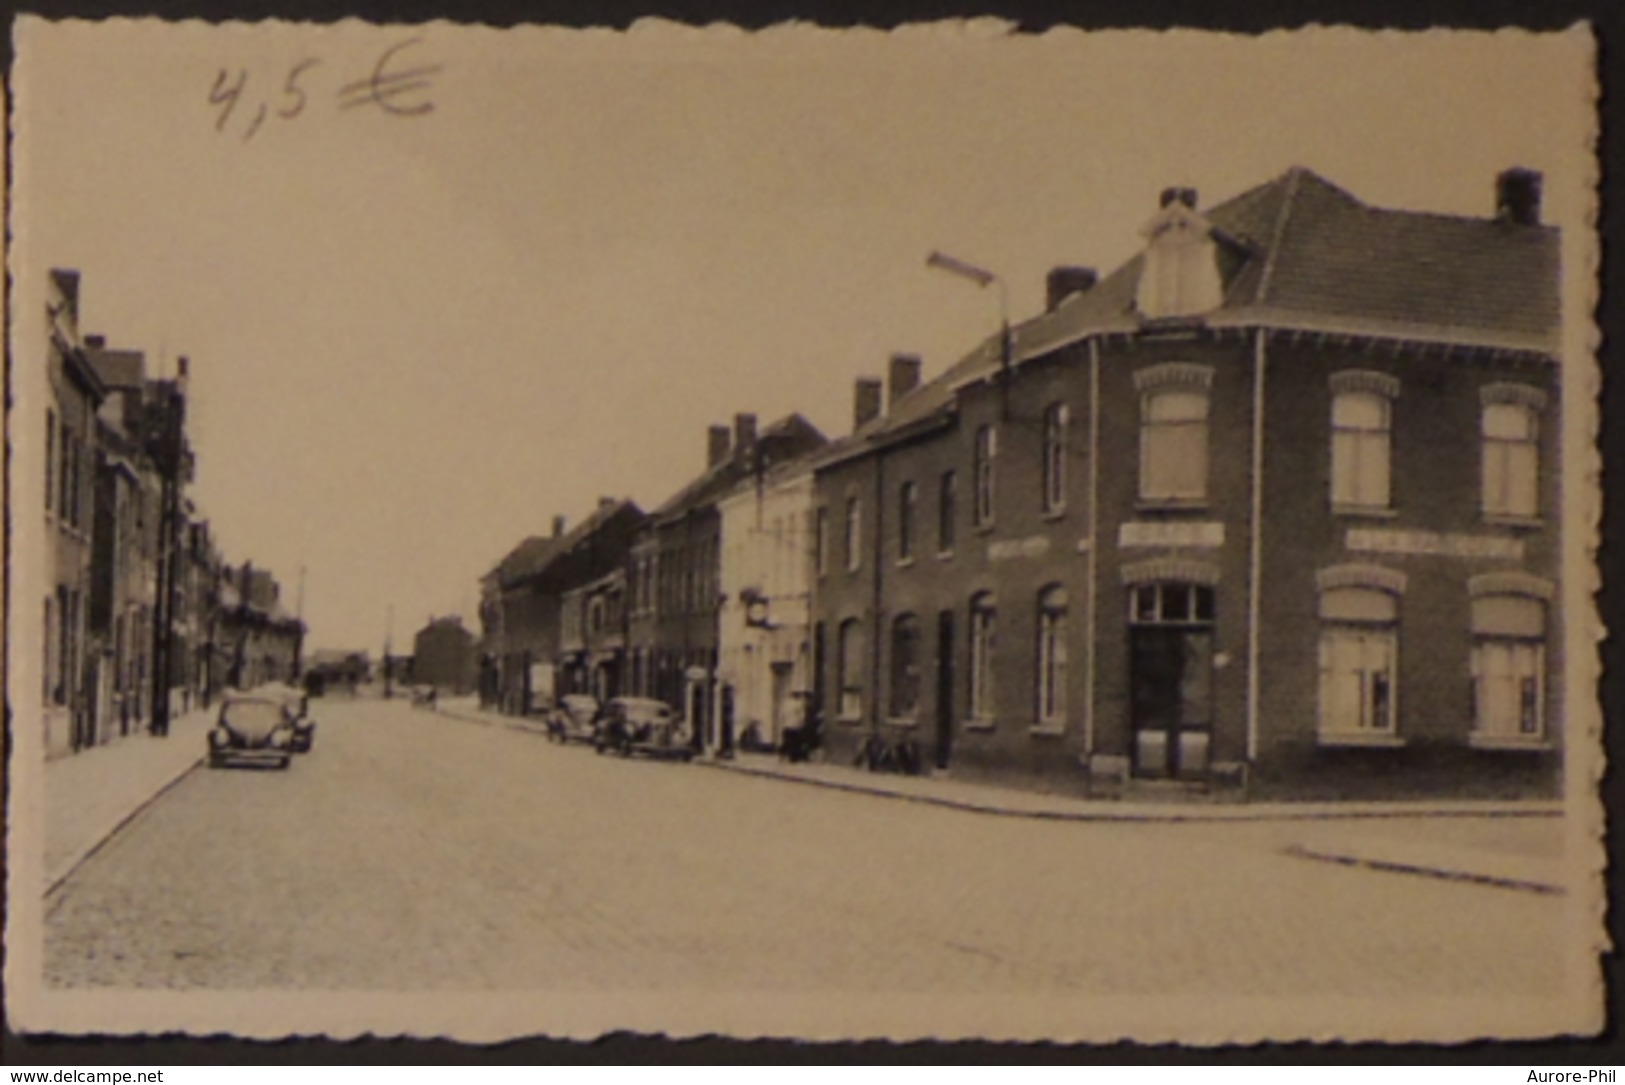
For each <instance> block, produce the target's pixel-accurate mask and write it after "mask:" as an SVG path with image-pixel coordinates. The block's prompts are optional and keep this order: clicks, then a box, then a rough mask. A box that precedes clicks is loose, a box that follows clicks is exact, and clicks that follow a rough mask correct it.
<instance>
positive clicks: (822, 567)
mask: <svg viewBox="0 0 1625 1085" xmlns="http://www.w3.org/2000/svg"><path fill="white" fill-rule="evenodd" d="M813 569H814V571H815V572H817V573H818V575H819V576H823V575H824V574H825V573H827V572H829V510H828V509H825V508H820V509H816V510H814V512H813Z"/></svg>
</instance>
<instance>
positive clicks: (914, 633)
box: [891, 614, 920, 719]
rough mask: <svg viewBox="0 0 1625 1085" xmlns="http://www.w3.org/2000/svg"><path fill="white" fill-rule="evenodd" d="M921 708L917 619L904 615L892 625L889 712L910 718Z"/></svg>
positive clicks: (896, 716)
mask: <svg viewBox="0 0 1625 1085" xmlns="http://www.w3.org/2000/svg"><path fill="white" fill-rule="evenodd" d="M919 707H920V622H919V619H917V618H915V617H914V615H912V614H904V615H901V616H900V617H898V618H897V620H896V621H894V622H892V627H891V715H892V716H893V717H894V718H897V719H911V718H913V716H914V714H915V713H916V712H917V711H918V710H919Z"/></svg>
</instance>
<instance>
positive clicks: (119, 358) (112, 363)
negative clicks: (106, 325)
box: [85, 347, 147, 389]
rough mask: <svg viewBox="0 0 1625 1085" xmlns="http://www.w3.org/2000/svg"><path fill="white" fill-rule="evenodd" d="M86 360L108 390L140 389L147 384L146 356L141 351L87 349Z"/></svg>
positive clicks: (107, 348)
mask: <svg viewBox="0 0 1625 1085" xmlns="http://www.w3.org/2000/svg"><path fill="white" fill-rule="evenodd" d="M85 358H86V359H87V360H88V361H89V362H90V367H91V368H92V369H94V370H95V371H96V376H97V377H98V378H100V379H101V382H102V383H103V384H105V385H106V386H107V387H108V388H117V389H125V388H140V387H141V386H142V385H143V384H144V383H145V382H146V375H147V374H146V355H145V354H143V353H142V352H141V351H139V350H118V349H114V348H111V347H86V348H85Z"/></svg>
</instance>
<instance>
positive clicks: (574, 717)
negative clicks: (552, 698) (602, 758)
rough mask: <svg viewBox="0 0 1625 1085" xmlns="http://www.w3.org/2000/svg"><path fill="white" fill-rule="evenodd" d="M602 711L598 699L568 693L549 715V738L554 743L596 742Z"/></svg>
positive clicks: (586, 695)
mask: <svg viewBox="0 0 1625 1085" xmlns="http://www.w3.org/2000/svg"><path fill="white" fill-rule="evenodd" d="M600 712H601V709H600V706H599V704H598V698H596V697H594V696H592V695H591V694H587V693H566V694H565V695H564V696H562V697H560V698H559V703H558V704H557V705H556V706H555V707H554V709H553V711H551V712H549V713H548V714H547V737H548V738H550V739H552V740H553V741H554V742H560V743H563V742H596V741H597V740H598V722H599V719H598V718H599V715H600Z"/></svg>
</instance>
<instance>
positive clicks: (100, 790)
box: [44, 709, 214, 895]
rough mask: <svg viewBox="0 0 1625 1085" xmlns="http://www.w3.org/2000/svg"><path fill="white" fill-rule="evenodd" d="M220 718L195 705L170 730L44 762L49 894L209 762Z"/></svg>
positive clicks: (47, 886)
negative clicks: (210, 739) (212, 729)
mask: <svg viewBox="0 0 1625 1085" xmlns="http://www.w3.org/2000/svg"><path fill="white" fill-rule="evenodd" d="M213 718H214V712H213V711H212V710H210V709H195V710H193V711H191V712H188V713H187V714H186V715H184V716H177V717H176V718H175V719H173V720H171V721H170V724H169V735H168V736H167V737H165V738H156V737H154V736H152V735H149V734H137V735H130V736H128V737H126V738H120V739H115V740H114V741H112V742H110V743H108V744H107V745H105V746H95V747H93V748H91V749H88V750H85V751H84V752H82V753H76V754H70V755H68V756H66V757H60V758H57V759H56V760H54V761H48V762H46V764H45V788H44V791H45V796H44V797H45V893H46V894H47V895H48V894H50V893H51V892H52V891H53V890H54V889H56V887H57V886H58V885H60V884H61V883H62V882H63V881H64V880H65V879H66V878H67V877H68V875H69V874H72V873H73V871H74V869H75V868H77V867H78V866H79V864H80V863H82V862H84V861H85V859H87V858H88V857H89V856H90V855H91V854H92V853H93V852H95V851H96V849H97V848H99V847H101V846H102V844H104V843H105V842H106V841H107V840H108V839H109V838H111V837H112V836H113V834H114V833H116V832H118V831H119V829H120V828H122V827H123V826H124V824H125V823H126V822H128V821H129V820H131V819H132V818H134V817H135V815H136V814H138V813H140V812H141V811H142V810H143V809H144V808H146V806H147V805H148V804H150V803H151V802H152V801H153V800H154V799H156V798H157V797H158V796H159V795H161V794H162V793H163V792H164V791H165V790H166V789H168V788H169V787H170V786H171V785H172V784H174V783H175V782H176V781H178V780H179V779H180V778H181V777H182V776H184V775H186V773H188V772H189V771H191V770H192V768H194V767H195V766H196V765H197V764H198V763H199V762H200V761H202V760H203V756H204V753H205V743H206V740H205V738H204V735H205V734H206V733H207V732H208V730H209V724H210V722H211V721H212V719H213Z"/></svg>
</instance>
